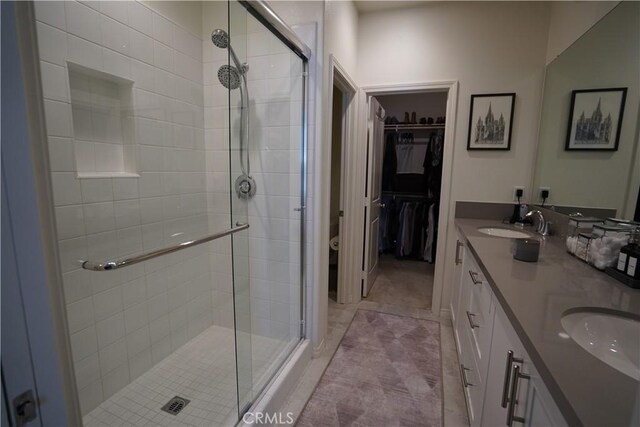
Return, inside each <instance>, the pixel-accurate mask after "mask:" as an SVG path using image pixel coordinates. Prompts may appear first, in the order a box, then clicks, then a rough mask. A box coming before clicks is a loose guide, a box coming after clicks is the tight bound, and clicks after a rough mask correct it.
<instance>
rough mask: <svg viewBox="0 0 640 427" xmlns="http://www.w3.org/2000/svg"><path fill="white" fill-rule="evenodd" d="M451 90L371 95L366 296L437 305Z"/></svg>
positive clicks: (414, 304)
mask: <svg viewBox="0 0 640 427" xmlns="http://www.w3.org/2000/svg"><path fill="white" fill-rule="evenodd" d="M447 97H448V93H447V91H445V90H443V91H430V92H421V93H405V94H389V95H378V96H375V97H372V98H371V99H370V103H369V104H370V105H369V107H370V115H369V131H368V142H369V143H368V159H369V161H368V167H367V201H368V209H367V210H368V220H367V224H366V227H367V230H366V233H365V242H364V244H365V248H366V252H365V257H364V259H363V264H364V265H365V266H364V271H365V280H364V283H363V287H362V295H363V297H365V298H366V299H367V300H370V301H375V302H379V303H383V304H393V305H400V306H406V307H411V308H418V309H431V306H432V298H433V288H434V270H435V261H436V248H437V243H438V223H439V210H440V203H441V197H440V196H441V184H442V170H443V153H444V146H445V126H446V112H447Z"/></svg>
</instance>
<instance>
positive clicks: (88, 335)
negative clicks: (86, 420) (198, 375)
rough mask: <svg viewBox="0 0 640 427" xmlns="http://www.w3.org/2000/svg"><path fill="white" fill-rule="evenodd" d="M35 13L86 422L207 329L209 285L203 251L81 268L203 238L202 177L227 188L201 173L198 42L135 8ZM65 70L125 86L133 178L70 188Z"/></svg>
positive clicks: (76, 6) (70, 122) (116, 5)
mask: <svg viewBox="0 0 640 427" xmlns="http://www.w3.org/2000/svg"><path fill="white" fill-rule="evenodd" d="M35 9H36V20H37V36H38V44H39V52H40V59H41V70H42V76H43V92H44V96H45V117H46V122H47V129H48V135H49V157H50V166H51V170H52V182H53V192H54V203H55V209H56V221H57V228H58V238H59V249H60V258H61V263H62V270H63V273H64V291H65V299H66V303H67V314H68V319H69V330H70V333H71V344H72V352H73V360H74V364H75V368H76V369H75V370H76V379H77V383H78V388H79V391H80V392H79V396H80V404H81V408H82V412H83V413H87V412H89V411H90V410H91V409H93V408H94V407H96V406H97V405H98V404H99V403H100V402H102V401H103V400H105V399H106V398H108V397H109V396H111V395H113V394H114V393H115V392H117V391H118V390H119V389H121V388H122V387H124V386H125V385H126V384H128V383H129V382H130V381H132V380H133V379H135V378H136V377H138V376H139V375H141V374H142V373H144V372H145V371H146V370H148V369H149V368H150V367H151V366H152V365H154V364H155V363H157V362H159V361H160V360H162V359H163V358H164V357H166V356H167V355H169V354H170V353H171V352H172V351H174V350H176V349H177V348H179V347H180V346H181V345H182V344H184V343H185V342H187V341H188V340H189V339H190V338H193V337H194V336H196V335H198V334H199V333H200V332H201V331H203V330H204V329H205V328H207V327H208V326H210V325H211V324H213V320H214V317H215V316H214V311H213V301H214V300H213V293H214V292H213V289H218V286H217V285H212V276H211V271H210V269H209V265H210V262H211V257H210V255H209V249H208V248H207V247H198V248H193V249H189V250H186V251H182V252H179V253H176V254H172V255H169V256H165V257H162V259H160V258H159V259H156V260H152V261H147V262H146V263H143V264H138V265H134V266H130V267H127V268H125V269H122V270H116V271H111V272H89V271H86V270H83V269H81V264H80V262H79V261H80V260H86V259H96V260H102V259H106V258H111V257H121V256H124V255H127V254H132V253H134V252H138V251H141V250H148V249H150V248H156V247H158V246H163V245H168V244H174V243H178V242H180V241H184V240H189V239H191V238H193V237H196V236H201V235H204V234H207V233H209V232H210V229H209V225H210V224H209V218H208V216H207V193H208V190H209V189H208V185H210V184H209V183H207V178H208V177H209V178H215V179H216V180H219V181H220V184H216V185H215V186H216V187H219V188H224V187H225V186H226V185H227V183H228V178H226V177H225V176H222V175H224V174H222V175H216V176H213V177H211V176H208V175H207V172H206V167H207V160H206V156H205V144H204V116H203V107H204V98H203V81H202V72H203V69H202V48H201V46H202V45H201V43H202V42H201V39H200V35H199V34H192V33H190V32H189V31H188V30H187V29H185V28H180V27H179V26H177V25H176V24H175V23H174V22H173V21H172V20H170V19H167V17H163V16H160V15H159V14H158V13H156V12H155V11H154V10H152V9H150V8H149V7H147V6H146V5H143V4H142V3H138V2H133V1H127V2H95V3H91V2H90V3H88V4H84V3H79V2H72V1H70V2H56V1H51V2H50V1H47V2H36V3H35ZM69 63H74V64H78V65H80V66H83V67H86V68H89V69H93V70H96V71H98V72H102V73H107V74H111V75H113V76H116V77H118V78H120V79H127V80H131V81H133V88H132V89H133V116H134V127H135V133H134V135H133V136H132V138H133V139H134V144H135V150H136V151H135V160H136V168H137V172H138V173H139V175H140V177H139V178H93V179H79V178H78V177H77V173H78V167H77V165H76V162H75V161H74V136H75V135H74V127H77V126H78V125H81V124H82V123H78V122H77V118H76V117H74V116H73V115H72V111H71V105H70V100H71V97H70V89H69V87H70V86H69V72H68V67H69V66H68V64H69ZM223 105H224V104H221V105H220V106H219V107H222V106H223ZM74 122H75V123H74ZM74 125H76V126H74ZM223 137H224V134H217V135H215V138H216V142H215V143H214V144H218V143H219V140H218V138H219V139H222V138H223ZM208 140H209V141H213V140H212V139H211V138H209V139H208ZM223 183H224V184H223ZM218 213H223V212H218V211H215V210H214V211H212V217H215V215H216V214H218ZM216 274H218V273H216ZM227 274H228V272H227ZM214 278H217V277H214ZM225 278H227V277H226V276H225ZM222 283H225V284H226V283H228V280H227V281H225V282H222ZM224 290H225V291H228V290H229V289H227V288H224Z"/></svg>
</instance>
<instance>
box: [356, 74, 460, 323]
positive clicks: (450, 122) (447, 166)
mask: <svg viewBox="0 0 640 427" xmlns="http://www.w3.org/2000/svg"><path fill="white" fill-rule="evenodd" d="M434 91H438V92H441V91H447V113H446V117H447V120H446V123H445V130H444V134H445V136H444V138H445V141H446V142H447V143H446V144H444V150H443V159H442V184H441V193H440V200H444V201H446V203H440V209H439V221H438V236H440V238H439V239H438V244H437V248H436V263H435V273H434V279H433V298H432V302H431V310H432V311H433V313H434V314H436V315H438V316H443V317H448V316H449V315H450V313H449V309H448V308H446V307H444V308H443V307H442V294H443V289H444V278H445V261H446V260H445V257H446V254H447V249H448V248H447V246H448V244H449V243H448V240H449V239H447V236H448V235H449V231H450V230H452V229H453V227H454V226H453V224H452V223H451V221H450V218H449V215H450V213H451V212H453V209H454V201H453V200H452V198H451V195H452V194H451V189H452V186H451V183H452V176H453V153H454V141H455V129H456V114H457V111H458V81H457V80H443V81H436V82H425V83H402V84H393V85H373V86H364V87H362V88H360V91H359V94H358V103H359V105H362V106H368V105H369V98H370V97H372V96H380V95H402V94H411V93H424V92H434ZM367 111H368V110H367V108H360V111H359V113H360V114H359V118H358V138H357V140H356V144H355V145H356V147H355V148H356V152H360V153H363V152H365V151H366V146H367V145H366V144H367ZM366 161H367V159H366V158H365V156H359V159H358V163H359V164H358V166H357V167H354V170H355V171H363V172H362V173H360V174H359V175H358V176H357V181H356V182H355V183H354V184H355V185H354V187H353V188H352V190H353V200H357V201H359V204H360V206H361V209H362V210H361V211H360V212H361V215H360V218H362V217H363V215H364V206H365V203H366V200H365V188H364V186H365V184H366V177H365V175H364V171H366V166H367V165H366ZM359 222H360V224H356V225H354V226H353V227H352V228H350V230H349V234H350V236H349V240H352V239H353V240H355V241H358V242H360V243H361V244H360V245H359V247H358V245H356V246H355V247H354V248H353V249H354V251H355V252H357V254H355V253H354V255H356V257H357V259H359V260H360V262H359V263H358V267H360V264H361V260H362V259H363V258H362V257H363V256H364V255H365V254H364V248H363V246H362V242H364V240H365V227H364V225H365V224H364V222H363V221H359ZM362 274H363V273H362V269H361V268H359V271H358V274H357V275H354V276H352V280H351V282H348V283H351V287H352V290H351V292H352V293H354V292H356V291H357V293H358V295H359V293H360V287H361V280H362ZM360 300H361V297H360V298H358V299H357V300H355V301H353V302H358V301H360Z"/></svg>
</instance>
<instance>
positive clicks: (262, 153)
mask: <svg viewBox="0 0 640 427" xmlns="http://www.w3.org/2000/svg"><path fill="white" fill-rule="evenodd" d="M34 5H35V6H34V8H35V19H36V22H35V27H36V32H37V39H38V44H39V49H38V54H39V55H40V71H41V74H42V89H43V90H42V93H43V98H44V101H43V102H44V111H45V118H46V128H47V134H48V149H49V153H48V154H49V155H48V158H49V159H50V171H51V182H52V188H53V204H54V208H55V216H56V218H55V219H56V235H57V243H58V249H59V254H60V256H59V259H60V270H61V271H62V273H63V284H64V298H65V304H66V318H67V324H68V325H67V329H68V330H67V333H68V335H69V337H70V345H71V349H72V357H73V365H74V371H75V380H76V385H77V390H78V399H79V406H80V409H81V412H82V415H83V421H84V424H85V425H88V426H92V425H124V424H126V425H216V426H218V425H234V424H236V423H237V422H238V421H239V420H240V419H241V417H242V414H244V413H245V412H246V411H247V410H248V409H249V408H250V407H251V406H252V405H253V404H254V403H255V402H256V401H257V399H259V397H260V396H261V394H262V393H263V390H264V389H265V387H266V386H267V384H268V383H269V381H270V380H271V379H272V378H273V377H274V375H275V374H276V373H277V372H278V370H279V369H280V368H281V367H282V366H283V364H284V362H285V361H286V360H287V358H288V357H289V356H290V355H291V354H292V352H293V351H294V349H296V348H297V347H298V345H299V344H300V343H301V340H302V338H304V324H305V323H304V312H305V311H304V304H303V301H304V278H305V273H304V266H305V262H304V253H305V249H304V248H305V238H304V230H305V205H306V203H305V200H306V191H305V185H306V184H305V183H306V181H305V177H306V173H307V172H306V161H305V159H306V156H305V151H306V132H307V119H306V114H307V113H306V112H307V109H306V103H307V101H306V96H307V93H308V91H307V77H306V76H307V74H306V71H307V67H308V58H309V56H310V54H309V50H308V48H307V47H306V46H305V45H304V44H303V43H302V42H301V41H300V40H299V39H298V38H297V36H296V35H295V34H294V33H293V31H292V30H291V29H289V27H287V26H286V25H284V24H283V22H282V21H281V20H279V18H278V17H277V16H276V15H275V14H274V13H273V12H272V11H271V10H270V9H269V8H267V7H266V6H265V4H264V3H262V2H237V1H229V2H211V1H202V2H180V5H179V6H178V5H177V4H176V5H173V4H171V5H170V4H169V3H167V2H153V1H151V2H139V1H124V2H95V3H91V2H89V3H86V2H79V1H64V2H63V1H60V2H57V1H53V2H51V1H47V2H44V1H43V2H37V1H36V2H35V3H34ZM176 7H179V8H182V9H185V10H181V11H179V12H178V11H176ZM186 9H188V10H186ZM186 17H189V18H188V19H186ZM194 17H198V18H197V19H195V18H194ZM307 33H309V34H311V33H313V31H307ZM256 182H257V183H258V185H257V186H256ZM234 184H235V185H234ZM163 408H164V410H163Z"/></svg>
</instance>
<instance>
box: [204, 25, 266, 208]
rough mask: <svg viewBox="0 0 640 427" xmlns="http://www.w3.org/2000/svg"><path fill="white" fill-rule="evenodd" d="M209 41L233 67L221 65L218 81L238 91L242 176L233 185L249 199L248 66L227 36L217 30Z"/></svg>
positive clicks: (251, 184)
mask: <svg viewBox="0 0 640 427" xmlns="http://www.w3.org/2000/svg"><path fill="white" fill-rule="evenodd" d="M211 41H212V42H213V44H214V45H216V46H217V47H219V48H220V49H228V50H229V56H230V57H231V59H232V60H233V63H234V65H229V64H223V65H221V66H220V68H219V69H218V80H220V83H221V84H222V86H224V87H226V88H227V89H229V90H234V89H240V129H239V131H240V167H241V169H242V174H241V175H240V176H238V177H237V178H236V180H235V183H234V188H235V190H236V194H237V195H238V197H240V198H243V199H250V198H252V197H253V196H254V195H255V194H256V182H255V180H254V179H253V178H252V177H251V165H250V161H251V160H250V158H249V88H248V87H247V72H248V71H249V65H248V64H247V63H246V62H245V63H240V60H239V59H238V56H237V55H236V52H235V51H234V50H233V46H231V43H230V41H229V34H227V32H226V31H225V30H222V29H220V28H217V29H215V30H214V31H213V33H211Z"/></svg>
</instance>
